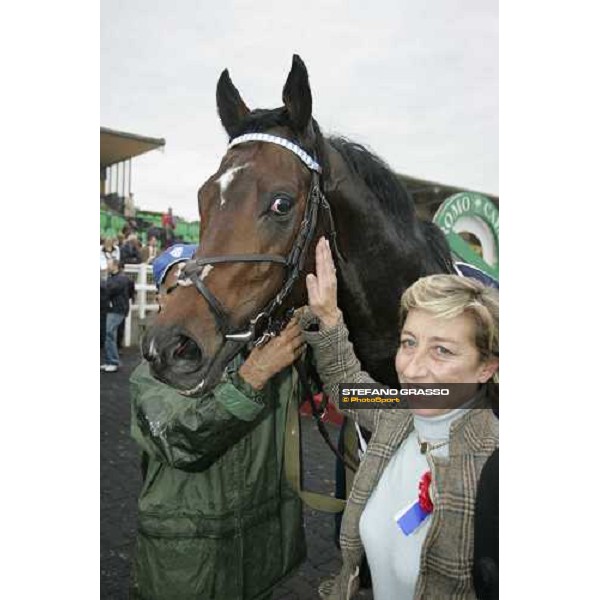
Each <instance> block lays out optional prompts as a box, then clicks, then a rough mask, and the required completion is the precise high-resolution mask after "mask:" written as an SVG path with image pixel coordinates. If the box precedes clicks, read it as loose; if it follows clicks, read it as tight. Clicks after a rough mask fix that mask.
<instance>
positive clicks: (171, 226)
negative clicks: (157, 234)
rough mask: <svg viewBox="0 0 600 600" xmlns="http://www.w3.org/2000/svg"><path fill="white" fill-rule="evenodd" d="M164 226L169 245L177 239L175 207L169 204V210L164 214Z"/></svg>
mask: <svg viewBox="0 0 600 600" xmlns="http://www.w3.org/2000/svg"><path fill="white" fill-rule="evenodd" d="M161 221H162V226H163V229H164V230H165V237H166V245H167V247H169V246H170V245H171V244H173V241H174V239H175V217H174V216H173V209H172V208H171V207H170V206H169V210H168V211H167V212H166V213H164V214H163V216H162V219H161Z"/></svg>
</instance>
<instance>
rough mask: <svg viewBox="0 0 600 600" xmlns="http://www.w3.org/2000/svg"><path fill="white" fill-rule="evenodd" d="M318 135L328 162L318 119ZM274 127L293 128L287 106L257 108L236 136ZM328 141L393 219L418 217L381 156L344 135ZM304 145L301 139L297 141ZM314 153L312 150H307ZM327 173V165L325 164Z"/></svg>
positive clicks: (321, 157)
mask: <svg viewBox="0 0 600 600" xmlns="http://www.w3.org/2000/svg"><path fill="white" fill-rule="evenodd" d="M312 125H313V129H314V131H315V134H316V138H317V143H316V154H317V157H318V160H320V162H321V163H323V162H324V152H323V141H324V140H323V136H322V134H321V132H320V130H319V126H318V124H317V122H316V121H315V120H313V122H312ZM273 127H288V128H292V125H291V123H290V119H289V116H288V112H287V110H286V108H285V107H283V106H282V107H280V108H275V109H261V108H258V109H255V110H253V111H252V112H251V113H249V114H248V115H246V117H245V118H244V120H243V122H242V123H241V124H240V127H239V128H238V130H237V131H235V132H234V134H233V136H232V138H233V137H237V136H239V135H243V134H244V133H264V132H266V131H268V130H269V129H272V128H273ZM326 140H327V141H328V142H329V143H330V144H331V145H332V146H333V147H334V148H335V149H336V150H337V151H338V152H339V153H340V155H341V156H342V158H343V159H344V161H345V162H346V164H347V165H348V167H349V168H350V170H351V171H352V172H353V173H354V174H355V175H356V176H357V177H358V178H359V179H362V180H363V181H364V183H365V185H366V186H367V187H368V188H369V190H370V191H371V192H372V193H373V195H374V196H375V197H376V198H377V199H378V200H379V202H380V204H381V207H382V208H383V209H384V210H385V211H386V212H387V213H389V214H390V215H391V216H394V217H397V218H398V219H401V220H402V221H404V222H405V223H410V222H412V221H413V220H414V218H415V210H414V203H413V200H412V197H411V195H410V193H409V192H408V190H407V189H406V188H405V187H404V185H403V184H402V181H401V180H400V178H399V177H398V176H397V175H396V174H395V173H394V171H393V170H392V169H391V168H390V167H389V166H388V165H387V164H386V163H385V161H384V160H382V159H381V158H380V157H378V156H376V155H375V154H373V153H372V152H371V151H370V150H368V149H367V148H366V147H365V146H362V145H361V144H357V143H356V142H353V141H351V140H349V139H347V138H344V137H341V136H331V137H327V138H326ZM294 141H295V142H296V143H300V142H299V140H298V139H295V140H294ZM306 150H308V151H310V149H308V148H306ZM323 167H324V170H325V172H327V165H325V164H324V165H323Z"/></svg>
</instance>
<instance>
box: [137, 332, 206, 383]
mask: <svg viewBox="0 0 600 600" xmlns="http://www.w3.org/2000/svg"><path fill="white" fill-rule="evenodd" d="M142 354H143V355H144V358H145V359H146V360H147V361H148V363H149V364H150V369H151V371H152V374H153V375H154V377H156V378H157V379H159V380H160V381H163V382H165V383H167V384H168V385H171V386H173V387H175V388H177V389H180V390H186V389H191V388H193V387H195V386H196V385H197V384H198V383H199V378H200V373H201V370H202V366H203V354H202V349H201V348H200V346H199V345H198V343H197V342H196V341H195V340H193V339H192V338H191V337H190V336H188V335H187V334H186V333H184V332H182V331H174V330H172V329H171V328H169V329H167V330H162V331H156V330H155V329H152V330H150V331H149V332H148V334H147V335H145V336H144V338H143V340H142Z"/></svg>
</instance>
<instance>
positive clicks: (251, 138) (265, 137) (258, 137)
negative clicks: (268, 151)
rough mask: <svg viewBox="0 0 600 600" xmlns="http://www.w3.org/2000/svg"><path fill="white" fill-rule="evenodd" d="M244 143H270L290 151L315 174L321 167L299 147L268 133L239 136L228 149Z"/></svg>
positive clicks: (230, 143)
mask: <svg viewBox="0 0 600 600" xmlns="http://www.w3.org/2000/svg"><path fill="white" fill-rule="evenodd" d="M245 142H271V144H277V145H278V146H282V147H283V148H287V149H288V150H291V151H292V152H293V153H294V154H295V155H296V156H297V157H298V158H299V159H300V160H301V161H302V162H303V163H304V164H305V165H306V166H307V167H308V168H309V169H310V170H311V171H316V172H317V173H320V172H321V165H320V164H319V163H318V162H317V161H316V160H314V159H313V158H312V157H311V156H310V155H309V154H308V153H307V152H305V151H304V150H302V148H300V146H297V145H296V144H294V143H293V142H290V140H286V139H285V138H280V137H277V136H275V135H269V134H268V133H245V134H244V135H240V136H239V137H236V138H234V139H233V140H231V142H229V146H228V148H233V146H237V145H238V144H243V143H245Z"/></svg>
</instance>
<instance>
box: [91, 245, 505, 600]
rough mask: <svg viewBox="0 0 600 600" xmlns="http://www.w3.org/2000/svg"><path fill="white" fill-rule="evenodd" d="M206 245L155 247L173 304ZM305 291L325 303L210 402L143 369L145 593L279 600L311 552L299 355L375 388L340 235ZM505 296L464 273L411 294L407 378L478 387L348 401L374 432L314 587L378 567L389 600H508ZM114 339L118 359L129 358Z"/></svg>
mask: <svg viewBox="0 0 600 600" xmlns="http://www.w3.org/2000/svg"><path fill="white" fill-rule="evenodd" d="M128 241H129V240H128ZM123 249H124V248H121V252H122V250H123ZM117 250H118V247H117ZM195 250H196V246H192V245H181V244H179V245H176V246H173V247H171V248H169V249H167V250H165V251H164V252H162V253H160V254H158V256H157V257H155V258H154V260H153V271H154V279H155V282H156V285H157V291H158V299H159V304H160V306H161V309H162V308H164V307H165V306H166V305H167V304H168V302H169V301H170V299H171V298H172V296H170V295H167V293H166V290H167V289H169V288H172V286H173V284H174V282H175V279H176V277H177V274H178V269H175V268H174V267H175V266H176V265H178V264H180V263H181V262H182V261H186V260H188V259H189V258H190V257H191V256H193V253H194V252H195ZM103 252H107V253H109V254H110V258H107V261H108V264H109V265H110V267H109V271H110V275H109V278H108V284H110V285H107V288H108V289H109V297H110V298H112V300H111V302H112V304H111V308H110V309H109V315H112V316H111V317H110V321H109V322H110V329H111V331H112V329H113V328H114V326H115V325H114V324H115V323H117V322H120V320H121V318H120V316H119V314H120V313H119V309H118V306H119V304H118V301H117V300H116V299H115V298H116V297H117V296H116V294H117V292H115V291H114V290H117V289H118V290H120V291H119V292H118V293H120V294H122V296H123V297H124V296H125V293H126V291H125V288H126V285H125V283H124V281H123V278H122V277H121V271H120V263H119V260H120V257H119V258H117V257H116V256H115V254H114V253H115V247H113V246H110V245H106V246H105V247H104V249H103ZM140 254H141V252H140ZM121 256H122V254H121ZM111 282H113V283H111ZM306 286H307V293H308V298H309V304H308V306H306V307H304V308H303V309H301V310H299V311H297V314H296V315H295V316H294V318H293V319H292V321H291V322H290V323H289V324H288V326H287V327H286V328H285V329H284V330H283V332H282V333H281V334H280V335H279V336H277V337H275V338H273V339H272V340H270V341H269V342H268V343H267V344H266V345H264V346H262V347H261V348H254V349H253V350H252V351H251V352H249V353H244V354H240V355H238V356H237V357H236V358H234V359H233V360H232V362H231V363H230V365H229V366H228V367H227V368H226V370H225V372H224V374H223V378H222V381H221V382H220V383H219V384H218V385H217V386H216V387H215V388H214V389H212V390H210V391H208V392H206V393H204V394H202V395H200V396H198V397H196V398H184V397H183V396H181V395H180V394H179V393H178V392H177V391H176V390H174V389H173V388H171V387H169V386H167V385H165V384H164V383H161V382H159V381H157V380H156V379H155V378H154V377H153V376H152V374H151V372H150V369H149V366H148V364H147V363H146V362H145V361H142V363H141V364H140V365H139V366H138V367H137V368H136V370H135V371H134V372H133V374H132V376H131V380H130V381H131V402H132V421H131V431H132V436H133V438H134V440H135V441H136V442H137V444H138V445H139V447H140V450H141V455H142V470H143V485H142V491H141V494H140V498H139V503H138V510H139V516H138V534H137V542H136V555H135V559H134V566H133V580H132V591H131V593H132V596H133V597H135V598H154V599H156V600H168V599H171V598H173V599H174V598H177V599H182V600H185V599H188V598H189V599H196V598H216V599H220V598H223V599H225V598H232V599H233V598H239V599H247V598H248V599H267V598H270V597H271V595H272V591H273V589H274V588H275V586H276V585H277V584H278V583H280V582H281V581H282V579H283V578H285V577H286V576H288V575H289V574H291V573H293V572H294V571H295V570H296V569H297V567H298V566H299V565H300V564H301V563H302V561H303V560H304V559H305V557H306V544H305V537H304V527H303V519H302V505H301V501H300V498H299V496H298V494H297V493H296V491H297V490H296V488H295V487H294V485H292V483H291V481H290V480H289V479H288V473H287V471H286V468H285V455H286V452H287V450H286V447H287V440H286V427H288V426H289V425H288V421H287V419H288V415H289V413H290V411H295V410H297V409H298V403H299V401H300V397H301V394H300V391H299V385H298V378H297V375H296V373H295V370H294V369H293V368H292V365H293V363H294V362H295V361H296V360H297V358H298V357H299V356H300V355H302V354H303V353H304V351H305V349H306V348H307V346H310V347H311V348H312V354H313V356H314V360H315V366H316V369H317V371H318V373H319V376H320V378H321V380H322V382H323V384H324V391H325V393H327V394H328V395H329V396H330V398H333V399H336V398H337V396H338V393H337V392H338V386H339V385H340V384H341V383H344V384H348V383H361V384H369V383H375V382H374V380H373V379H372V378H371V377H370V376H369V374H368V373H366V372H364V371H363V370H362V369H361V365H360V363H359V361H358V359H357V358H356V356H355V354H354V350H353V346H352V344H351V343H350V342H349V340H348V330H347V328H346V325H345V323H344V315H343V314H342V312H341V311H340V309H339V308H338V306H337V280H336V273H335V267H334V264H333V260H332V256H331V251H330V248H329V244H328V243H327V241H326V240H325V239H321V240H320V241H319V243H318V245H317V252H316V272H315V274H311V275H309V276H308V277H307V280H306ZM110 293H113V296H110ZM498 308H499V304H498V292H497V290H496V289H493V288H488V287H486V286H484V285H483V284H482V283H481V282H479V281H476V280H473V279H470V278H469V277H460V276H457V275H433V276H429V277H425V278H422V279H420V280H418V281H417V282H416V283H414V284H413V285H412V286H411V287H410V288H409V289H408V290H407V291H406V292H405V293H404V295H403V296H402V298H401V299H399V311H400V332H399V339H400V343H399V347H398V351H397V354H396V361H395V367H396V372H397V375H398V381H399V382H400V383H401V384H402V385H403V386H411V385H416V386H419V385H423V384H426V383H434V384H435V383H438V384H439V383H444V384H446V383H454V384H460V390H461V393H460V394H458V395H455V396H453V399H452V403H451V404H448V405H446V406H443V407H441V406H436V407H430V408H428V407H423V406H416V407H414V406H413V407H411V406H407V407H406V408H405V410H384V409H362V410H348V409H344V408H343V407H341V408H340V407H338V408H340V410H341V412H342V413H344V414H345V415H346V416H347V417H350V418H352V419H353V420H354V421H356V422H357V423H359V424H360V425H361V426H362V427H364V428H365V429H367V430H369V431H370V432H371V434H372V437H371V439H370V441H369V443H368V446H367V449H366V452H365V453H364V455H363V456H362V458H361V461H360V466H359V469H358V471H357V473H356V475H355V478H354V482H353V485H352V489H351V491H350V493H349V496H348V498H347V504H346V508H345V510H344V513H343V517H342V525H341V532H340V534H339V540H338V542H339V547H340V550H341V558H342V561H343V566H342V569H341V571H340V573H339V574H338V575H337V576H335V577H332V578H331V579H329V580H326V581H324V582H322V584H321V585H320V587H319V589H318V590H315V597H316V596H317V595H318V596H319V597H321V598H329V599H346V598H348V599H349V598H352V597H354V596H355V595H356V593H357V591H358V589H359V586H360V583H361V580H362V579H363V578H361V577H360V576H359V572H360V570H361V569H364V568H365V566H366V565H368V566H369V567H370V569H371V580H372V587H373V594H374V598H375V599H376V600H392V599H397V598H401V599H406V600H409V599H411V598H414V599H429V598H436V599H437V598H440V599H441V598H450V597H452V598H457V599H458V598H461V599H465V600H467V599H468V600H474V599H478V600H482V599H484V600H488V599H493V598H497V597H498V447H499V438H498V417H497V408H494V409H492V407H497V404H496V403H497V379H498V371H499V332H498ZM115 313H117V314H116V315H115ZM107 339H109V335H108V332H107ZM110 340H111V341H110V344H109V349H108V350H107V352H106V360H107V364H109V365H110V364H113V363H112V362H110V361H113V362H114V361H118V355H116V356H115V354H114V347H113V338H112V337H110ZM105 370H106V367H105ZM110 370H111V369H108V372H110ZM334 403H335V404H336V405H337V402H336V401H335V400H334ZM415 515H417V516H416V517H415ZM415 519H416V520H415Z"/></svg>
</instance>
